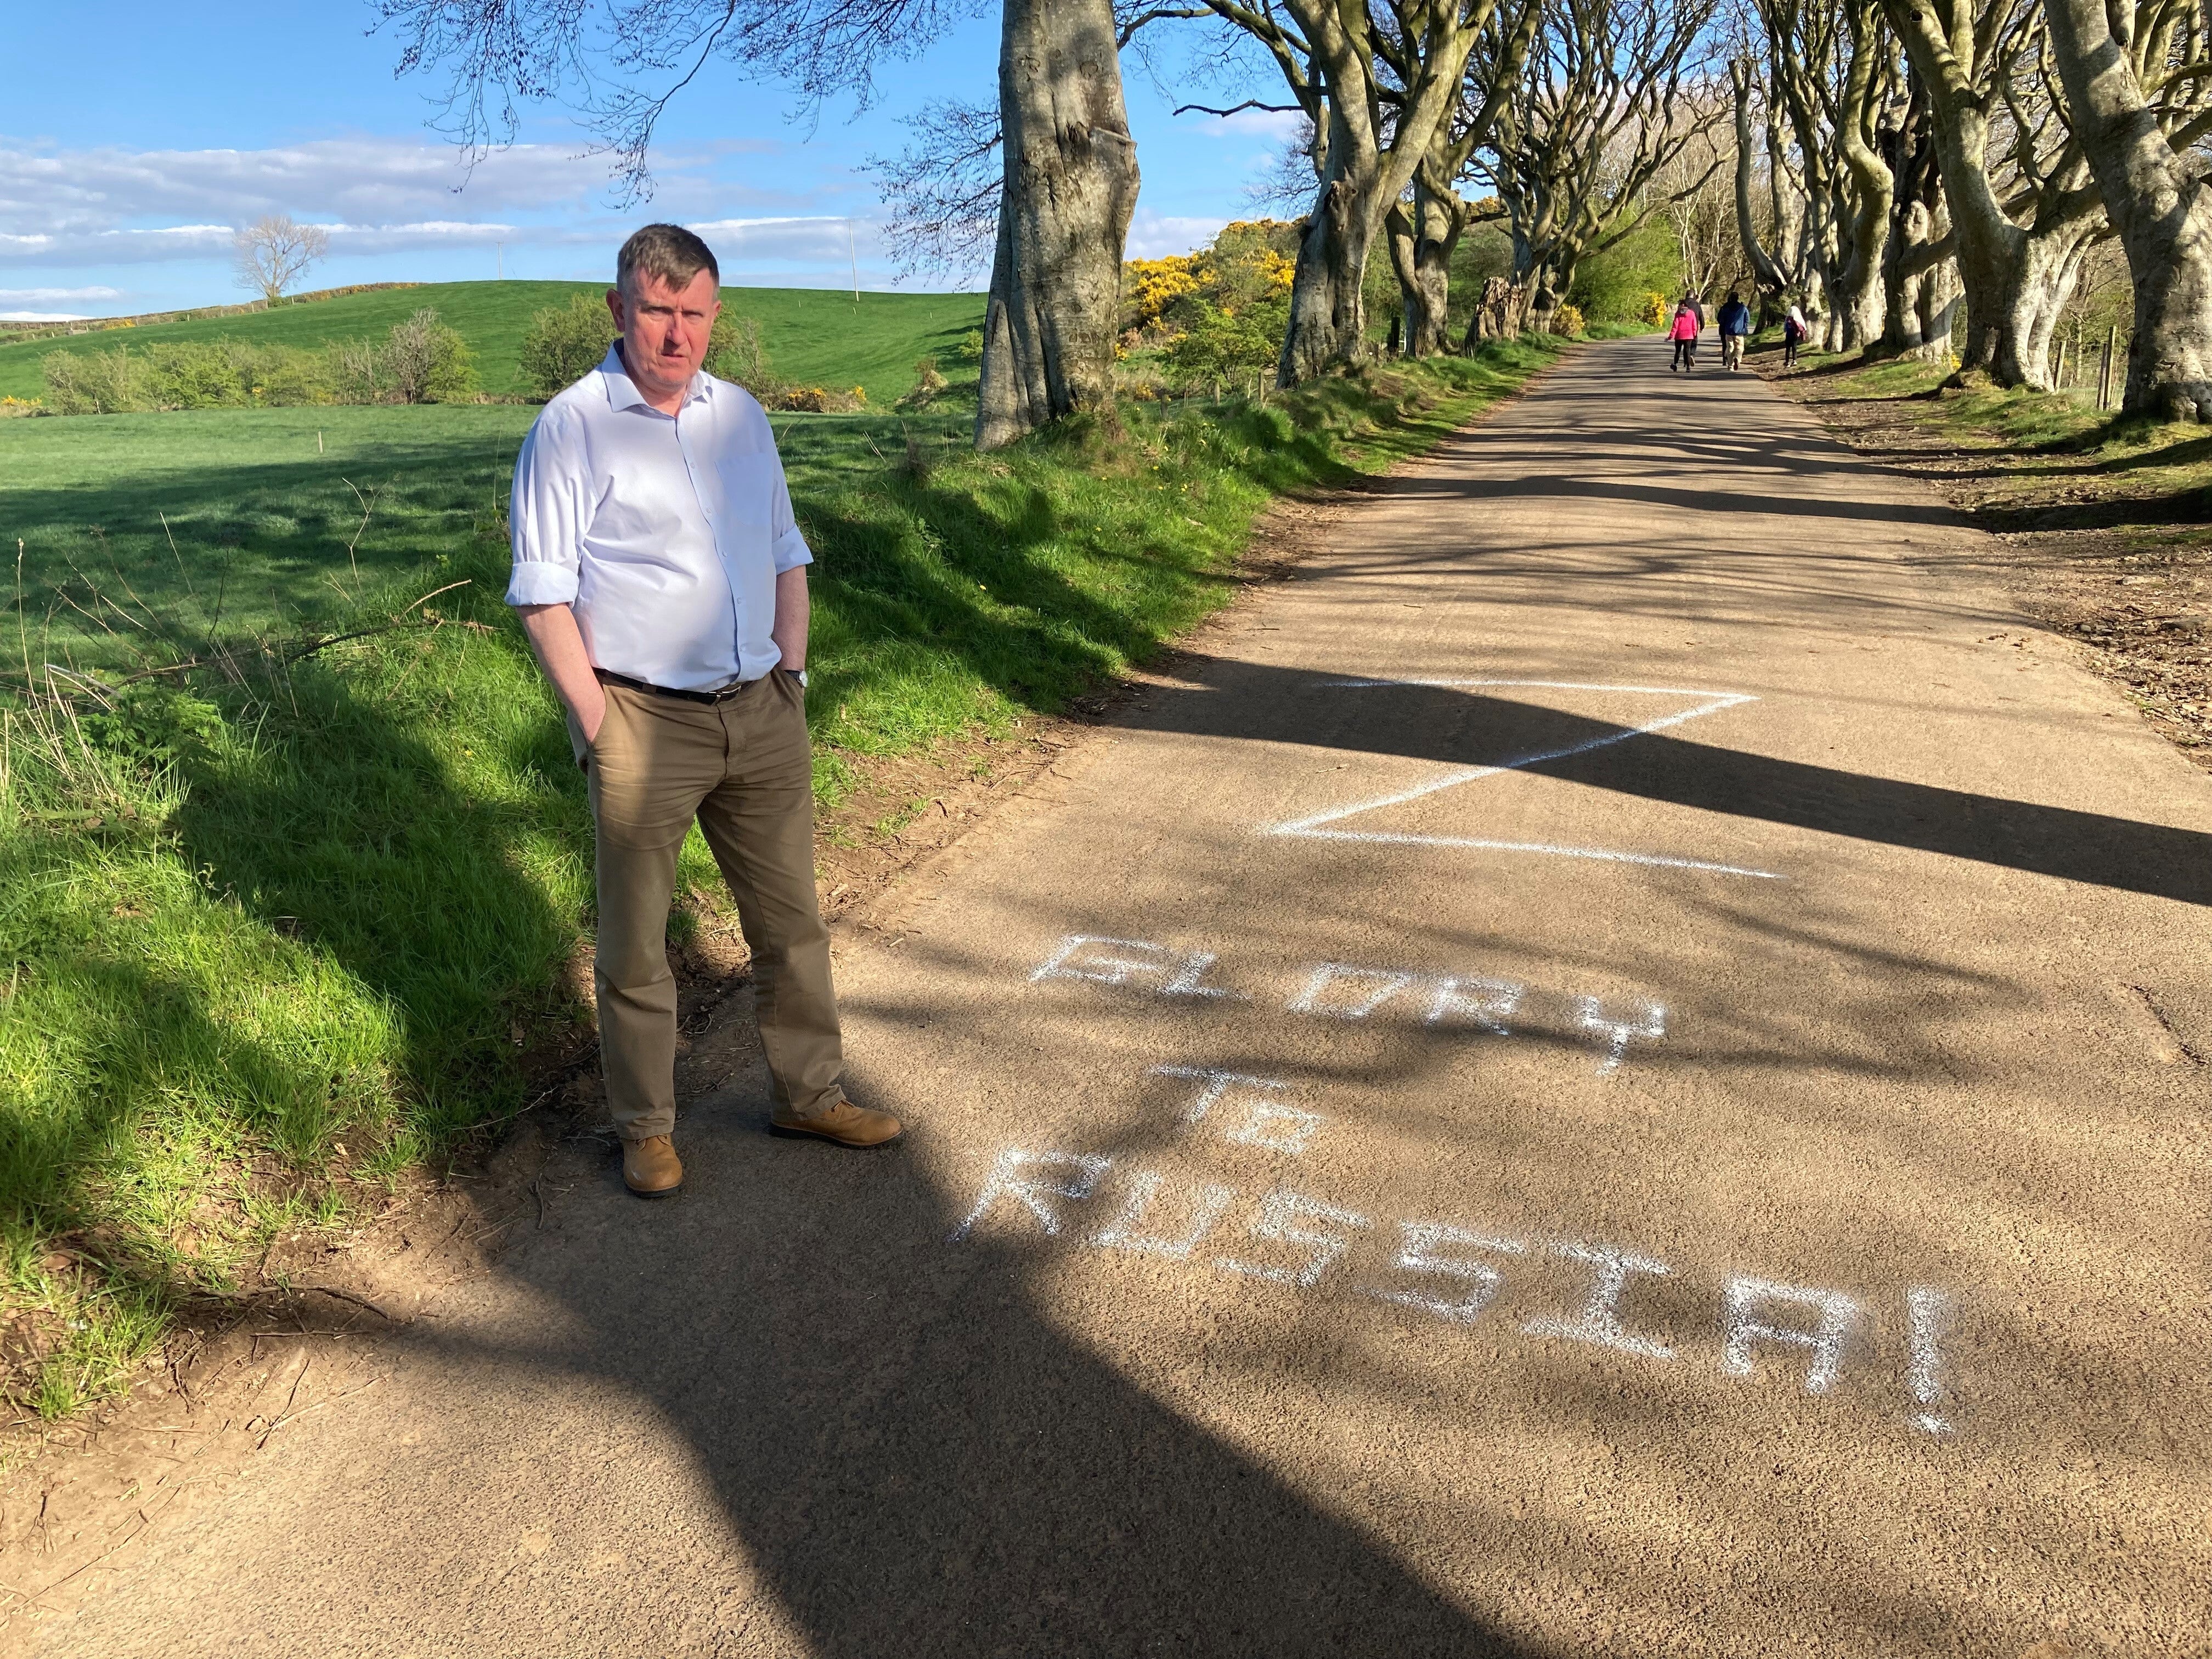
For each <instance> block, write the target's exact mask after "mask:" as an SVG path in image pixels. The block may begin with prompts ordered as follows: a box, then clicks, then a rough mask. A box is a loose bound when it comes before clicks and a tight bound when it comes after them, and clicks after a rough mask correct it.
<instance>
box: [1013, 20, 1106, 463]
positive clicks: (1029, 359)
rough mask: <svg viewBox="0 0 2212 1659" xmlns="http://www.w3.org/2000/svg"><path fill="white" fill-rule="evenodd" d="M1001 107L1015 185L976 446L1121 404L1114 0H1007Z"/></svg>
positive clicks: (1014, 437) (1014, 436)
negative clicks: (1117, 387)
mask: <svg viewBox="0 0 2212 1659" xmlns="http://www.w3.org/2000/svg"><path fill="white" fill-rule="evenodd" d="M999 109H1000V125H1001V129H1002V131H1004V133H1005V137H1006V186H1005V193H1004V195H1003V197H1001V200H1000V210H999V247H998V252H997V255H996V257H995V258H994V260H993V262H992V266H991V298H990V306H989V309H988V310H987V313H985V317H984V323H983V368H982V378H981V385H980V386H979V387H978V389H977V398H976V408H975V447H977V448H979V449H996V448H998V447H1000V446H1001V445H1003V444H1007V443H1011V442H1012V441H1014V440H1015V439H1016V438H1018V437H1020V436H1021V435H1023V434H1024V433H1025V432H1028V431H1030V430H1032V429H1033V428H1036V427H1039V426H1042V425H1043V424H1044V423H1045V422H1048V421H1052V420H1056V419H1058V418H1059V417H1060V416H1064V415H1072V414H1074V413H1076V412H1077V411H1079V410H1086V409H1100V410H1103V409H1111V408H1112V407H1113V404H1114V327H1115V321H1116V320H1117V319H1118V316H1119V313H1120V309H1121V251H1122V246H1123V243H1124V241H1125V240H1126V239H1127V235H1128V231H1129V218H1130V215H1131V214H1132V213H1133V212H1134V211H1135V210H1136V205H1137V147H1136V145H1135V143H1133V142H1132V141H1131V139H1130V137H1129V122H1128V117H1127V113H1126V112H1125V111H1124V110H1123V107H1122V103H1121V61H1120V58H1119V57H1118V56H1117V54H1116V52H1115V36H1114V8H1113V3H1112V0H1005V16H1004V23H1003V27H1002V30H1001V33H1000V48H999Z"/></svg>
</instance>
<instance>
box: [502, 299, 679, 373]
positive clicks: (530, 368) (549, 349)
mask: <svg viewBox="0 0 2212 1659" xmlns="http://www.w3.org/2000/svg"><path fill="white" fill-rule="evenodd" d="M614 337H615V325H614V321H613V319H611V318H610V317H609V316H608V315H607V307H606V301H604V300H600V299H597V298H595V297H593V296H592V295H589V294H579V295H576V296H575V297H574V299H572V300H570V301H568V304H567V305H565V306H548V307H546V308H545V309H544V310H543V311H541V312H539V313H538V314H537V315H535V316H534V317H532V319H530V326H529V327H528V328H527V329H526V330H524V331H523V335H522V360H521V363H522V378H523V383H524V384H525V385H526V386H528V387H529V388H530V390H531V392H532V395H533V396H535V397H538V398H552V397H554V396H556V395H557V394H558V393H560V392H563V391H565V390H567V389H568V387H570V386H574V385H575V384H576V382H577V381H579V380H582V379H583V378H584V376H585V375H586V374H590V373H591V372H592V370H593V369H595V368H598V367H599V362H600V360H601V359H602V358H604V357H605V356H606V355H607V347H608V345H609V344H610V343H611V342H612V341H613V339H614ZM712 355H713V354H712V352H711V350H710V351H709V354H708V356H709V358H710V360H711V357H712ZM710 372H711V371H710Z"/></svg>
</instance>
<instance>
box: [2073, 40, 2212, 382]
mask: <svg viewBox="0 0 2212 1659" xmlns="http://www.w3.org/2000/svg"><path fill="white" fill-rule="evenodd" d="M2045 3H2046V6H2047V9H2048V18H2049V28H2050V39H2051V47H2052V55H2053V56H2054V58H2056V60H2057V68H2058V73H2059V76H2060V77H2061V80H2062V81H2063V85H2064V87H2065V93H2066V97H2065V106H2066V117H2067V121H2068V125H2069V128H2070V131H2072V133H2073V136H2074V137H2075V140H2077V141H2078V142H2079V143H2080V145H2081V149H2082V151H2083V153H2084V154H2085V155H2086V156H2087V161H2088V164H2089V166H2090V167H2091V168H2092V169H2093V171H2094V173H2095V176H2096V180H2097V188H2098V191H2099V192H2100V195H2101V196H2102V197H2103V199H2104V204H2105V210H2106V213H2107V214H2108V215H2109V216H2110V217H2111V220H2112V228H2113V229H2114V230H2115V231H2116V232H2117V233H2118V236H2119V240H2120V244H2121V246H2122V247H2123V248H2124V250H2125V251H2126V253H2127V258H2128V272H2129V276H2130V282H2131V284H2132V286H2133V289H2134V294H2135V318H2136V326H2135V334H2134V336H2133V338H2132V339H2131V341H2130V344H2129V347H2128V378H2127V389H2126V391H2125V392H2124V396H2123V400H2122V407H2123V408H2124V409H2127V410H2139V411H2142V412H2144V413H2148V414H2153V415H2157V416H2163V417H2164V418H2166V419H2168V420H2191V419H2194V420H2203V421H2212V183H2208V182H2207V179H2206V170H2205V167H2204V163H2203V157H2202V156H2201V155H2191V154H2190V151H2191V149H2192V147H2195V146H2197V145H2198V144H2199V143H2201V142H2202V141H2203V138H2204V137H2206V136H2207V134H2209V133H2212V100H2208V96H2207V94H2208V82H2212V57H2208V51H2212V38H2208V37H2212V7H2208V8H2207V9H2205V10H2203V11H2202V12H2200V11H2199V10H2198V9H2197V5H2196V4H2194V3H2191V4H2183V3H2179V0H2150V3H2148V4H2141V5H2138V4H2136V3H2135V0H2045Z"/></svg>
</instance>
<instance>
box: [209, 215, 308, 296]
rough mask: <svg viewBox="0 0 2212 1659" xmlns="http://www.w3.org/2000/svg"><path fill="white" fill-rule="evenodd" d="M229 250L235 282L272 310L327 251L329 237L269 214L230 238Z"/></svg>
mask: <svg viewBox="0 0 2212 1659" xmlns="http://www.w3.org/2000/svg"><path fill="white" fill-rule="evenodd" d="M231 246H232V247H233V248H234V250H235V251H236V254H237V267H238V280H239V282H240V283H241V284H242V285H243V286H245V287H246V288H250V289H252V290H253V291H254V292H255V293H257V294H258V295H260V296H261V297H262V298H263V299H264V300H265V301H268V302H269V303H270V305H272V306H273V305H275V304H276V301H279V300H281V299H283V297H284V290H285V289H288V288H289V287H291V286H292V284H293V283H295V282H297V281H299V280H300V278H301V276H305V275H306V274H307V267H308V266H310V265H312V264H314V263H315V262H316V261H317V260H318V259H320V258H323V257H324V256H325V254H327V253H328V252H330V251H331V234H330V232H328V231H326V230H325V229H324V228H322V227H321V226H320V225H297V224H294V223H293V222H292V216H291V215H290V214H289V213H272V214H270V215H268V216H265V217H264V218H260V219H257V220H255V221H254V222H252V224H250V225H248V226H246V228H245V229H243V230H241V231H240V232H239V233H238V234H237V235H235V236H234V237H232V238H231Z"/></svg>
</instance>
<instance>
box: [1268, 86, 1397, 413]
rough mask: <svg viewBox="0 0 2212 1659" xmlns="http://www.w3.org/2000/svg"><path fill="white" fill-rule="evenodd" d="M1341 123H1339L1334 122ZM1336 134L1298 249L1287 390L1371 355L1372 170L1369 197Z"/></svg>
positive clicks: (1284, 380)
mask: <svg viewBox="0 0 2212 1659" xmlns="http://www.w3.org/2000/svg"><path fill="white" fill-rule="evenodd" d="M1331 120H1332V125H1334V117H1332V118H1331ZM1337 137H1338V135H1337V134H1336V133H1334V132H1332V133H1331V134H1330V143H1329V147H1328V148H1329V158H1328V166H1329V171H1330V173H1331V174H1332V175H1333V176H1331V177H1329V178H1327V179H1323V180H1322V186H1321V195H1320V198H1319V199H1318V200H1317V201H1316V202H1315V204H1314V210H1313V216H1312V217H1311V218H1310V219H1308V220H1307V221H1306V233H1305V237H1304V240H1302V241H1300V242H1299V244H1298V264H1297V271H1296V272H1295V274H1293V275H1292V276H1291V320H1290V325H1289V326H1288V327H1287V328H1285V330H1284V331H1283V355H1282V358H1281V361H1280V362H1279V364H1278V365H1277V367H1276V371H1275V374H1276V379H1277V380H1279V382H1280V383H1281V384H1282V385H1284V386H1296V385H1297V384H1298V382H1299V381H1301V380H1312V379H1313V378H1314V377H1315V376H1316V375H1317V374H1321V373H1322V372H1323V371H1324V370H1326V369H1328V368H1329V367H1330V366H1331V365H1333V364H1336V363H1354V362H1359V361H1360V360H1361V359H1362V358H1363V357H1364V356H1366V355H1367V307H1366V302H1365V295H1364V289H1365V288H1366V285H1367V250H1368V247H1369V246H1370V244H1371V243H1372V241H1373V240H1374V229H1373V227H1372V226H1371V225H1370V224H1369V223H1368V213H1367V209H1368V207H1369V205H1370V204H1369V201H1368V200H1366V199H1364V198H1365V197H1371V196H1372V194H1373V186H1372V172H1373V169H1372V168H1371V167H1365V168H1361V169H1359V170H1360V171H1361V172H1364V173H1368V174H1369V175H1370V179H1369V185H1368V188H1367V189H1366V190H1364V191H1363V190H1362V189H1361V187H1360V185H1359V183H1358V181H1357V180H1356V179H1354V178H1353V177H1352V176H1351V172H1352V170H1351V169H1350V168H1348V167H1345V166H1344V164H1343V159H1342V151H1343V150H1345V149H1349V148H1351V146H1350V144H1349V143H1346V144H1342V145H1340V144H1339V143H1336V142H1335V141H1336V138H1337Z"/></svg>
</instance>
